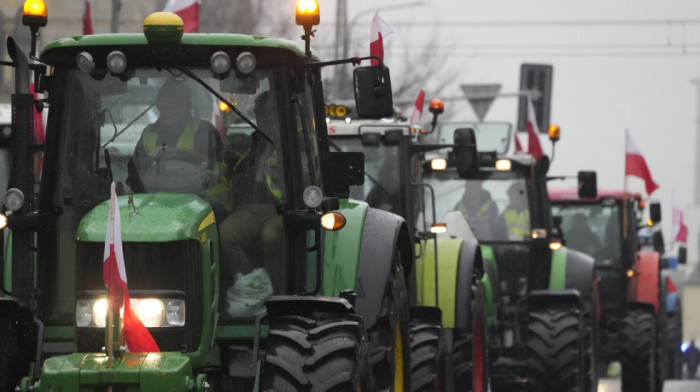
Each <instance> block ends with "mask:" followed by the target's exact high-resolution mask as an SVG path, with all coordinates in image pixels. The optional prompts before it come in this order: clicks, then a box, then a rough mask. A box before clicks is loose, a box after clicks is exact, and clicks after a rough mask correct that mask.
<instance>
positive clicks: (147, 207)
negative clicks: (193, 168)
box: [77, 193, 215, 242]
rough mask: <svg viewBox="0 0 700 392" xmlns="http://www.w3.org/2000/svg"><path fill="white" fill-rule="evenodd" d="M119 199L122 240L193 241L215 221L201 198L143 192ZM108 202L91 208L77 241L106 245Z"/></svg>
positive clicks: (208, 206) (81, 223) (206, 203)
mask: <svg viewBox="0 0 700 392" xmlns="http://www.w3.org/2000/svg"><path fill="white" fill-rule="evenodd" d="M133 200H134V202H133V207H132V206H130V205H129V203H128V201H129V197H128V196H119V197H118V198H117V202H118V203H119V212H120V216H121V233H122V241H125V242H137V241H138V242H166V241H179V240H185V239H193V238H197V237H198V233H199V232H200V231H201V230H202V229H204V228H205V227H206V226H208V225H210V224H212V223H214V222H215V219H214V212H213V210H212V207H211V205H210V204H209V203H208V202H206V201H204V200H202V199H201V198H200V197H199V196H196V195H191V194H181V193H143V194H137V195H134V196H133ZM108 212H109V200H107V201H104V202H102V203H101V204H99V205H97V206H96V207H95V208H93V209H92V211H90V212H89V213H87V214H86V215H85V217H84V218H83V219H82V221H81V222H80V226H79V227H78V233H77V240H78V241H87V242H103V241H104V240H105V235H106V228H107V216H108Z"/></svg>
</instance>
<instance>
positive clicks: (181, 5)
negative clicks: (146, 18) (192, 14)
mask: <svg viewBox="0 0 700 392" xmlns="http://www.w3.org/2000/svg"><path fill="white" fill-rule="evenodd" d="M197 3H198V1H197V0H168V2H167V3H165V7H164V8H163V11H165V12H176V11H180V10H182V9H185V8H187V7H190V6H192V5H194V4H197Z"/></svg>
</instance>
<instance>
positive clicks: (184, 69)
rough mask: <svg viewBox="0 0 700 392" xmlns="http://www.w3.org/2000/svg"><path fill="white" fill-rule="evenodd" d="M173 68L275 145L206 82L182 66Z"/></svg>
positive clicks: (273, 143)
mask: <svg viewBox="0 0 700 392" xmlns="http://www.w3.org/2000/svg"><path fill="white" fill-rule="evenodd" d="M175 68H177V69H178V70H179V71H180V72H182V73H184V74H185V75H187V76H189V77H190V78H192V79H193V80H195V81H196V82H197V83H199V84H200V85H201V86H202V87H204V88H205V89H207V90H208V91H209V92H210V93H212V94H213V95H214V96H215V97H216V98H218V99H219V100H220V101H221V102H223V103H225V104H226V106H228V107H229V108H231V110H233V111H234V113H236V114H237V115H238V117H240V118H241V119H242V120H243V121H245V122H246V123H248V125H250V126H251V127H253V129H255V130H256V131H258V132H260V134H261V135H262V136H263V137H264V138H265V139H267V141H268V142H270V144H272V145H273V146H274V145H275V142H273V141H272V139H270V137H269V136H267V135H266V134H265V132H263V131H262V130H261V129H260V127H258V126H257V125H256V124H255V123H254V122H253V121H251V120H250V119H249V118H248V117H246V116H245V114H243V112H241V111H240V110H238V107H236V105H234V104H233V103H231V102H229V100H228V99H226V98H224V96H223V95H221V94H219V92H218V91H216V90H215V89H214V88H213V87H211V86H210V85H208V84H207V82H205V81H204V80H202V79H201V78H200V77H199V76H197V75H196V74H195V73H194V72H192V71H190V70H189V69H187V68H185V67H184V66H181V65H175Z"/></svg>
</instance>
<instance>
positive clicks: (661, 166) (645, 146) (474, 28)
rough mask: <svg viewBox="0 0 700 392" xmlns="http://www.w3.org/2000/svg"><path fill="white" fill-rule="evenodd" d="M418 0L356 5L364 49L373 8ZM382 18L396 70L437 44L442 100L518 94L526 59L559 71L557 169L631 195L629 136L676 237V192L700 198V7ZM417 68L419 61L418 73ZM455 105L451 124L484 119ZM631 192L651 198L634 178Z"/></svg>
mask: <svg viewBox="0 0 700 392" xmlns="http://www.w3.org/2000/svg"><path fill="white" fill-rule="evenodd" d="M414 2H415V1H412V0H409V1H382V2H377V1H376V0H375V1H370V0H350V1H348V3H349V4H348V8H349V10H348V20H350V21H352V20H353V19H356V21H357V24H356V27H355V30H354V35H353V38H354V39H355V40H359V41H363V40H364V42H367V40H368V36H369V21H370V20H371V17H372V13H371V12H369V10H371V9H372V8H374V7H377V6H382V7H385V6H387V5H393V4H402V3H404V4H405V3H414ZM321 7H322V9H321V11H322V13H323V20H325V21H328V20H329V19H332V20H334V19H335V10H334V8H335V1H328V0H326V1H323V0H321ZM329 8H330V10H329ZM328 11H330V12H328ZM358 13H360V14H361V16H355V15H358ZM379 14H380V16H381V17H382V18H383V19H384V20H385V21H387V22H388V23H389V24H390V25H391V26H392V28H393V29H394V31H395V32H394V34H393V35H391V36H389V37H387V39H386V41H387V43H386V47H387V51H386V53H385V61H386V63H387V65H389V67H390V68H392V74H396V72H400V71H399V70H400V69H401V66H402V63H405V58H406V57H407V56H406V53H405V52H406V51H409V52H411V51H415V53H419V52H420V50H421V48H422V47H423V46H424V45H426V44H430V45H433V46H434V47H435V49H436V53H435V56H440V57H441V58H443V59H444V61H445V62H446V63H447V64H448V66H447V67H448V68H450V67H454V68H456V69H458V76H457V78H456V80H455V81H454V86H453V87H452V88H451V90H450V91H449V93H451V94H449V93H448V92H446V93H445V95H460V94H461V92H460V90H459V85H460V84H484V83H500V84H502V89H501V91H502V92H514V91H517V90H518V87H519V69H520V64H521V63H542V64H551V65H553V66H554V81H553V102H552V112H551V121H552V123H556V124H559V125H560V126H561V129H562V139H561V141H560V142H559V143H558V144H557V148H556V156H555V160H554V162H553V166H552V170H551V172H550V173H552V174H558V175H559V174H561V175H563V174H575V173H576V172H577V171H578V170H581V169H584V170H596V171H597V173H598V184H599V187H601V188H622V186H623V171H624V166H623V165H624V149H625V146H624V143H625V137H624V135H625V129H629V131H630V133H631V135H632V137H633V138H634V139H635V140H636V142H637V144H638V146H639V148H640V149H641V150H642V152H643V153H644V156H645V157H646V159H647V162H648V163H649V166H650V169H651V172H652V175H653V177H654V180H656V182H657V183H658V184H659V185H660V188H659V189H658V190H657V191H656V192H655V193H654V194H653V197H654V198H658V199H660V200H661V201H662V202H664V204H665V206H664V217H665V218H666V223H667V227H665V230H666V233H665V235H666V236H667V239H668V237H670V233H669V231H670V216H671V211H670V198H671V192H674V193H675V197H676V199H677V200H678V201H679V203H680V204H681V205H682V206H683V207H688V206H689V205H691V204H692V203H693V200H694V196H693V192H694V182H695V179H694V177H695V175H694V165H695V135H696V132H697V125H696V118H697V117H698V113H697V108H698V97H697V87H696V86H695V85H694V84H693V83H692V82H691V80H693V79H696V78H697V79H700V1H698V0H682V1H639V0H634V1H630V0H615V1H600V0H588V1H565V2H564V1H559V2H555V1H544V0H517V1H515V0H507V1H506V0H502V1H465V0H440V1H436V0H432V1H426V5H424V6H418V7H415V6H414V7H409V8H404V9H400V10H399V9H396V10H391V11H390V10H382V11H380V12H379ZM324 28H325V30H326V31H327V30H328V29H329V28H328V26H323V25H322V26H320V27H319V29H320V30H323V29H324ZM365 30H366V31H365ZM327 32H328V33H332V31H327ZM429 39H430V40H429ZM363 45H364V44H363ZM420 64H421V61H420V59H419V58H416V59H415V62H414V63H413V64H412V65H411V66H420ZM450 69H452V68H450ZM436 78H439V73H438V75H436ZM432 98H435V97H434V96H433V95H432V94H431V91H430V89H429V86H428V87H426V99H427V100H429V99H432ZM446 105H448V107H447V113H446V114H448V115H449V116H451V118H452V119H454V120H460V119H463V120H475V119H476V117H475V114H474V113H473V111H472V110H471V108H470V106H469V105H468V104H467V103H466V102H452V103H448V104H446ZM516 105H517V101H516V99H513V98H502V99H499V100H497V101H496V102H494V104H493V105H492V107H491V109H490V111H489V112H488V114H487V116H486V120H494V121H495V120H506V121H515V118H516V112H517V107H516ZM426 113H427V111H426ZM409 115H410V113H409ZM427 117H428V115H427V114H424V118H423V119H424V121H427V120H428V118H427ZM629 186H630V189H631V190H633V191H643V190H644V187H643V183H642V182H641V181H640V180H637V179H634V178H631V179H630V180H629Z"/></svg>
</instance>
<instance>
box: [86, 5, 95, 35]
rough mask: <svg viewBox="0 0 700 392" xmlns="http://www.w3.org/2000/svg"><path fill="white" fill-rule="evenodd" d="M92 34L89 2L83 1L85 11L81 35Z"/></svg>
mask: <svg viewBox="0 0 700 392" xmlns="http://www.w3.org/2000/svg"><path fill="white" fill-rule="evenodd" d="M92 34H94V32H93V30H92V16H91V14H90V0H85V11H84V12H83V35H92Z"/></svg>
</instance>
